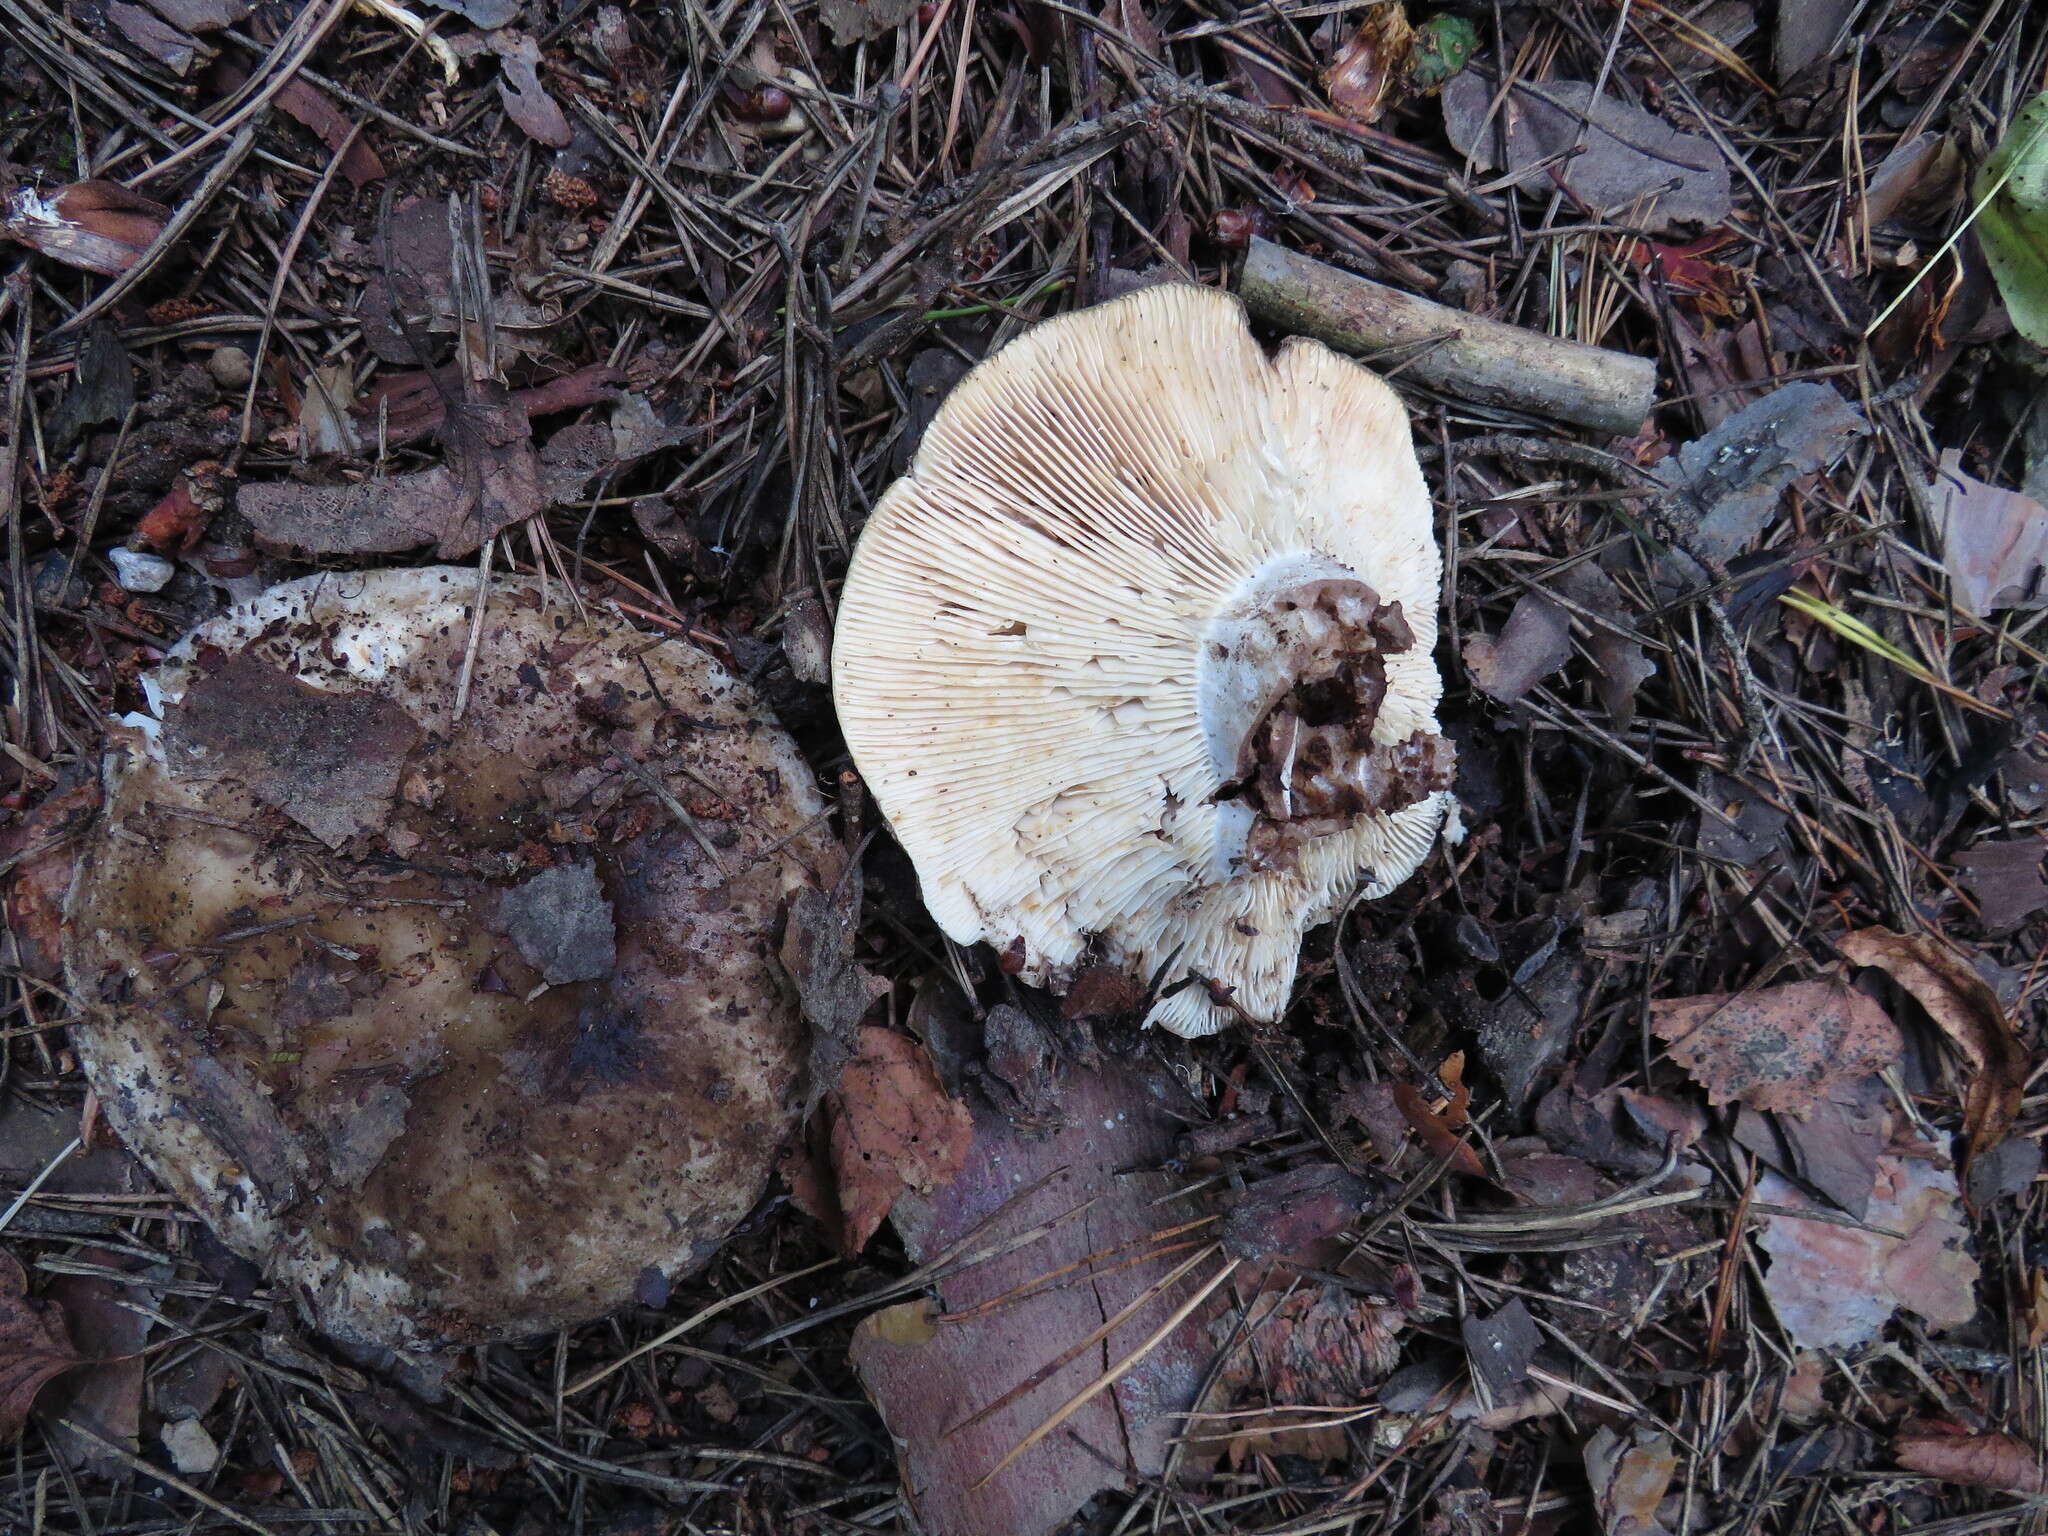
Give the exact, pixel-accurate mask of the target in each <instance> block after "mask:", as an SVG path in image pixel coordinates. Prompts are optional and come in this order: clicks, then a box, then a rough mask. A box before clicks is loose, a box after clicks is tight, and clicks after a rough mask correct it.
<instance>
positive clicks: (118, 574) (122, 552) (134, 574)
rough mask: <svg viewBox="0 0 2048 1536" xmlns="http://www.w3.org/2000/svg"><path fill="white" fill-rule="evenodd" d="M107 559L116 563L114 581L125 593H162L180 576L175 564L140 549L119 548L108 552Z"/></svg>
mask: <svg viewBox="0 0 2048 1536" xmlns="http://www.w3.org/2000/svg"><path fill="white" fill-rule="evenodd" d="M107 558H108V559H110V560H112V561H113V562H114V580H116V581H118V582H119V583H120V584H121V590H122V591H123V592H161V591H163V589H164V588H165V587H166V586H168V585H170V580H171V578H172V577H173V576H175V575H177V574H178V567H177V565H176V563H175V562H173V561H170V560H166V559H165V558H164V557H163V556H162V555H151V554H145V553H143V552H142V551H141V550H139V549H122V548H118V547H117V548H115V549H112V550H109V551H108V552H107Z"/></svg>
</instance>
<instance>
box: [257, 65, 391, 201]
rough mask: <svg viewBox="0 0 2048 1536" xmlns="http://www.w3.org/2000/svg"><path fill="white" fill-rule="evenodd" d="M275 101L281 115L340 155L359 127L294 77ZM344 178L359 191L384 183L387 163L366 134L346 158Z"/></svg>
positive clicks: (329, 100)
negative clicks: (375, 182) (302, 127)
mask: <svg viewBox="0 0 2048 1536" xmlns="http://www.w3.org/2000/svg"><path fill="white" fill-rule="evenodd" d="M272 99H273V100H274V101H275V102H276V104H277V107H278V110H279V111H281V112H284V113H285V114H286V115H287V116H290V117H292V118H294V119H296V120H297V121H298V122H299V123H301V124H303V125H304V126H305V127H307V128H310V129H312V130H313V132H314V133H316V134H318V135H319V138H320V142H321V143H322V144H325V145H326V146H327V147H328V148H329V149H330V150H336V151H338V150H340V148H341V146H342V145H344V144H349V137H348V136H349V133H350V132H351V131H352V130H353V129H354V127H355V124H353V123H351V122H350V121H349V120H348V119H347V118H346V117H343V116H342V114H341V109H340V108H339V107H337V106H336V105H335V104H334V101H333V98H331V97H330V96H328V94H327V93H326V92H325V91H323V90H321V89H320V88H319V87H318V86H316V85H310V84H308V83H307V82H306V81H304V80H301V79H299V78H298V77H296V76H294V77H293V78H292V79H290V80H287V81H286V82H285V84H284V89H283V90H281V91H279V92H278V93H277V95H276V96H275V97H274V98H272ZM341 174H342V175H344V176H346V177H347V178H348V180H349V185H351V186H355V187H362V186H367V185H368V184H369V183H370V182H373V181H380V180H382V179H383V176H384V162H383V161H382V160H380V159H379V158H378V157H377V151H376V150H374V149H372V148H371V147H370V145H369V142H368V140H367V139H365V138H364V136H363V135H362V134H357V135H356V138H355V142H354V143H353V144H349V149H348V153H347V154H346V155H345V156H343V158H342V162H341Z"/></svg>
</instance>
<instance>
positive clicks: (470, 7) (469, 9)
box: [427, 0, 523, 31]
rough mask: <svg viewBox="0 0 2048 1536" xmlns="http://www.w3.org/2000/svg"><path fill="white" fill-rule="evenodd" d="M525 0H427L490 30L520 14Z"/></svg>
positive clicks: (471, 23)
mask: <svg viewBox="0 0 2048 1536" xmlns="http://www.w3.org/2000/svg"><path fill="white" fill-rule="evenodd" d="M522 3H523V0H427V4H429V5H432V6H438V7H439V8H440V9H442V10H444V11H453V12H454V13H455V14H456V15H457V16H460V17H461V18H462V19H463V20H464V21H466V22H468V23H469V24H470V25H471V26H476V27H482V28H483V29H484V30H485V31H490V30H491V29H493V28H495V27H502V26H504V25H505V24H506V23H507V22H509V21H511V20H512V18H513V17H515V16H517V15H518V14H519V8H520V6H521V4H522Z"/></svg>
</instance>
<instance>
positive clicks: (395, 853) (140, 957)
mask: <svg viewBox="0 0 2048 1536" xmlns="http://www.w3.org/2000/svg"><path fill="white" fill-rule="evenodd" d="M476 594H477V578H476V573H475V572H474V571H458V570H450V569H446V568H441V569H428V570H401V571H380V572H374V573H369V574H349V575H326V576H314V577H308V578H306V579H305V580H302V581H295V582H291V583H288V584H286V585H284V586H280V587H275V588H273V589H271V590H270V591H269V592H266V593H264V594H262V595H261V596H259V597H257V598H256V599H254V600H253V601H251V602H248V603H244V604H241V605H238V606H237V607H235V608H233V609H231V610H229V611H228V612H227V613H225V614H223V615H222V616H220V617H219V618H216V619H214V620H211V621H210V622H208V623H206V624H204V625H202V626H201V627H200V628H199V629H198V630H196V631H195V632H194V633H193V634H191V635H190V636H188V637H187V638H186V639H185V640H184V641H182V642H181V643H180V644H179V645H178V646H177V647H176V648H175V649H174V650H173V651H172V652H171V653H170V656H169V657H168V658H167V660H166V661H165V663H164V664H163V666H162V667H161V668H159V669H158V671H157V672H156V673H155V674H154V675H153V676H151V677H149V678H148V679H146V680H145V681H146V690H147V693H148V695H149V699H150V703H151V706H152V708H151V712H150V713H149V714H147V715H131V716H129V717H128V719H127V722H126V723H127V725H128V727H129V729H128V730H127V731H126V732H125V733H119V732H117V735H125V744H124V745H123V746H121V747H118V748H117V749H116V750H115V751H114V752H113V753H112V754H111V755H110V757H109V759H108V764H107V770H106V771H107V776H108V779H109V781H110V784H109V794H108V807H107V813H106V816H105V819H104V821H103V823H102V825H101V826H100V827H99V829H98V830H97V832H96V835H95V838H94V840H93V842H92V843H91V845H90V846H89V847H88V849H87V850H86V852H85V853H84V855H83V857H82V859H81V863H80V867H79V873H78V876H77V879H76V880H75V882H74V884H73V888H72V894H71V901H70V911H69V921H68V923H67V924H66V934H67V950H68V952H67V955H66V963H67V966H68V969H69V974H70V978H71V984H72V986H73V987H74V988H75V989H76V991H77V994H78V996H79V997H80V998H81V999H82V1000H83V1002H84V1004H85V1013H84V1017H83V1018H82V1019H81V1020H80V1021H79V1022H78V1023H77V1024H75V1025H74V1026H73V1039H74V1040H75V1042H76V1044H77V1046H78V1050H79V1053H80V1055H81V1057H82V1058H83V1059H84V1062H85V1066H86V1070H87V1073H88V1075H89V1077H90V1079H91V1081H92V1084H93V1086H94V1088H95V1090H96V1091H97V1093H98V1095H99V1099H100V1103H101V1105H102V1107H103V1109H104V1111H105V1113H106V1116H107V1118H108V1120H109V1121H110V1122H111V1123H112V1124H113V1126H114V1127H115V1129H116V1130H118V1131H119V1132H120V1134H121V1136H122V1137H123V1139H124V1140H126V1141H127V1142H128V1144H129V1145H130V1146H131V1147H133V1148H134V1149H135V1151H136V1152H137V1153H138V1154H140V1156H141V1157H142V1158H143V1160H144V1161H145V1162H146V1163H147V1164H148V1165H149V1166H150V1167H151V1168H152V1169H153V1170H154V1171H155V1173H156V1174H157V1176H158V1177H159V1178H161V1179H162V1180H163V1181H164V1182H165V1183H166V1184H167V1185H169V1186H170V1187H171V1188H172V1189H173V1190H174V1191H175V1192H176V1193H177V1194H178V1195H180V1196H181V1197H182V1198H183V1199H185V1200H186V1201H187V1202H189V1203H190V1204H191V1205H192V1206H193V1208H194V1209H196V1210H197V1211H198V1212H199V1213H200V1214H201V1216H203V1217H204V1218H205V1220H206V1222H207V1223H208V1225H209V1226H211V1227H212V1228H213V1230H214V1231H215V1233H216V1234H217V1235H218V1236H219V1237H220V1238H221V1239H222V1240H223V1241H224V1242H225V1243H226V1244H227V1245H228V1246H229V1247H231V1248H233V1249H234V1250H236V1251H237V1252H239V1253H241V1254H243V1255H245V1256H247V1257H248V1258H251V1259H253V1260H255V1261H257V1262H258V1263H260V1264H262V1265H263V1266H264V1267H265V1268H266V1270H267V1272H268V1274H269V1276H270V1278H271V1280H272V1282H273V1284H275V1285H277V1286H278V1287H279V1288H280V1289H282V1290H283V1291H285V1292H286V1293H288V1294H291V1295H294V1296H295V1297H296V1298H297V1299H298V1301H299V1302H300V1303H301V1305H302V1307H303V1308H304V1310H305V1311H307V1312H308V1313H309V1314H310V1315H311V1316H312V1317H313V1318H314V1320H315V1321H317V1322H318V1323H319V1324H320V1325H321V1326H323V1327H325V1328H326V1329H327V1330H328V1331H329V1332H331V1333H334V1334H336V1335H338V1336H340V1337H343V1338H345V1339H349V1340H352V1341H355V1342H358V1343H364V1344H371V1345H381V1346H385V1347H390V1348H396V1349H408V1348H426V1347H432V1346H436V1345H442V1344H450V1343H474V1342H478V1341H481V1340H486V1339H492V1338H500V1337H510V1336H515V1335H518V1334H523V1333H531V1332H536V1331H540V1330H544V1329H551V1328H556V1327H561V1326H565V1325H568V1324H573V1323H576V1322H580V1321H584V1320H587V1319H589V1318H591V1317H594V1316H597V1315H599V1314H601V1313H603V1312H605V1311H607V1310H609V1309H611V1308H612V1307H615V1306H617V1305H619V1304H620V1303H622V1302H625V1301H627V1300H629V1299H631V1298H632V1297H633V1296H634V1295H635V1294H636V1291H638V1290H643V1289H645V1288H646V1287H648V1286H655V1288H657V1289H658V1288H659V1282H661V1281H665V1280H666V1279H670V1278H673V1277H674V1276H676V1275H678V1274H680V1273H683V1272H685V1271H687V1270H690V1269H692V1268H694V1267H696V1266H697V1265H698V1264H699V1263H701V1262H702V1261H703V1260H704V1259H705V1258H707V1257H708V1256H709V1255H710V1253H711V1252H712V1251H713V1250H714V1249H715V1247H716V1246H717V1244H718V1243H719V1242H720V1241H721V1240H722V1239H723V1238H724V1237H725V1236H726V1235H727V1234H728V1232H729V1231H730V1230H731V1229H732V1227H733V1226H734V1224H735V1223H737V1222H738V1221H739V1220H740V1219H741V1218H742V1217H744V1216H745V1215H746V1213H747V1212H748V1210H749V1209H750V1208H751V1207H752V1206H753V1204H754V1203H755V1201H756V1200H757V1199H758V1198H759V1197H760V1194H761V1192H762V1189H763V1187H764V1185H765V1184H766V1182H767V1179H768V1175H769V1171H770V1168H771V1165H772V1162H773V1159H774V1157H775V1155H776V1152H777V1149H778V1145H779V1144H780V1143H781V1142H782V1140H783V1138H784V1137H785V1135H786V1134H787V1133H788V1131H789V1130H790V1129H791V1128H792V1126H793V1124H794V1122H795V1118H796V1114H797V1111H798V1108H799V1106H800V1101H801V1072H802V1063H803V1059H804V1050H805V1042H804V1036H803V1032H802V1029H801V1025H800V1020H799V1018H798V1014H797V1011H796V1007H795V1004H794V1003H793V1001H792V1000H791V998H790V997H789V996H788V995H787V991H786V988H785V985H784V983H783V981H782V978H781V975H780V972H779V970H778V969H777V965H776V962H775V960H774V958H773V948H774V946H773V942H772V941H773V937H774V933H775V928H776V924H777V922H778V921H779V916H780V913H781V911H782V908H783V905H784V902H785V899H786V898H787V896H788V895H789V894H790V893H791V892H793V891H795V890H797V889H799V888H800V887H802V886H803V885H805V884H807V883H813V882H815V881H816V880H818V879H821V878H822V879H826V880H829V879H830V878H831V877H832V876H833V874H834V873H836V870H835V868H834V864H835V860H836V854H835V852H834V849H833V846H832V845H831V844H830V843H829V841H827V840H826V839H825V838H824V837H823V836H822V834H821V833H820V831H819V830H818V823H819V818H820V817H821V815H822V812H823V809H824V807H823V804H822V802H821V801H820V799H819V797H818V795H817V793H816V790H815V788H814V785H813V782H812V776H811V774H810V772H809V770H808V769H807V768H806V766H805V764H804V762H803V760H802V759H801V758H800V757H799V756H798V754H797V751H796V749H795V747H794V745H793V744H792V743H791V742H790V741H789V739H788V737H787V736H785V735H784V734H783V732H782V731H781V730H780V729H779V728H778V727H777V726H775V725H774V724H772V723H770V722H769V721H767V720H766V719H765V718H764V717H763V714H762V712H761V710H760V709H759V707H758V706H757V705H756V703H755V701H754V700H753V699H752V697H751V696H750V695H749V694H748V693H747V691H746V690H745V689H744V688H742V687H741V686H740V685H739V684H738V683H736V682H735V681H734V680H733V679H732V678H731V677H730V676H728V675H727V674H726V673H725V671H724V670H723V669H722V668H720V667H719V666H718V665H717V663H715V662H714V661H713V660H711V658H710V657H708V656H707V655H705V654H704V653H703V652H701V651H698V650H696V649H694V648H692V647H690V646H688V645H685V644H681V643H678V642H675V641H662V640H658V639H655V638H654V637H651V636H648V635H645V634H642V633H640V632H638V631H636V630H634V629H632V628H630V627H629V626H627V625H625V624H623V623H621V622H618V621H616V620H614V619H612V618H609V617H606V616H603V615H601V614H597V613H592V614H591V615H589V616H588V617H587V618H582V617H579V616H578V615H577V614H576V613H575V611H574V610H573V609H572V608H570V607H569V606H568V604H567V595H566V594H565V592H564V591H563V589H562V588H561V587H559V586H557V587H556V588H555V589H554V591H553V594H552V597H553V601H552V602H549V601H548V600H547V598H546V595H545V594H543V592H542V590H541V588H540V587H539V585H538V584H536V583H533V582H528V581H516V580H502V581H498V582H495V583H494V584H493V585H492V587H491V590H490V594H489V601H488V604H487V607H486V617H485V622H484V623H483V625H482V627H481V631H480V640H479V644H478V646H477V650H476V654H475V661H474V666H473V669H472V671H471V675H470V689H469V695H468V701H467V707H466V709H465V711H464V712H463V714H462V715H461V717H460V718H459V719H458V718H457V717H456V714H455V708H454V704H455V697H456V692H457V689H458V687H459V684H460V679H461V674H462V672H463V669H464V656H465V652H466V650H467V648H468V646H469V644H470V641H471V611H472V605H473V601H474V599H475V597H476ZM656 786H659V793H657V792H656V789H655V787H656ZM655 1272H658V1275H657V1274H656V1273H655Z"/></svg>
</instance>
